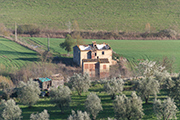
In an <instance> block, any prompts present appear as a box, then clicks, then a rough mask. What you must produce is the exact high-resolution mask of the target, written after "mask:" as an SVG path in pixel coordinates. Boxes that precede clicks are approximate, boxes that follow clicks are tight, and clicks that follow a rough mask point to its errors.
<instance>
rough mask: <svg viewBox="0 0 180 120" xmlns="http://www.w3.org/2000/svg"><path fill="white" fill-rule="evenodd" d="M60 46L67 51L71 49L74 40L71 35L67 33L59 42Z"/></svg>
mask: <svg viewBox="0 0 180 120" xmlns="http://www.w3.org/2000/svg"><path fill="white" fill-rule="evenodd" d="M59 45H60V47H61V48H63V49H65V50H66V51H67V52H68V53H69V52H71V51H72V47H73V45H74V40H73V39H72V37H71V35H69V34H67V36H66V38H65V41H64V42H63V43H60V44H59Z"/></svg>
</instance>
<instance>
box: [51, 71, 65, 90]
mask: <svg viewBox="0 0 180 120" xmlns="http://www.w3.org/2000/svg"><path fill="white" fill-rule="evenodd" d="M49 78H51V80H52V84H51V85H52V86H53V87H56V88H57V87H58V86H59V85H64V77H63V75H62V74H60V73H59V74H53V75H51V76H50V77H49Z"/></svg>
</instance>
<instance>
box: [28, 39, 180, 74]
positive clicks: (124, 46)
mask: <svg viewBox="0 0 180 120" xmlns="http://www.w3.org/2000/svg"><path fill="white" fill-rule="evenodd" d="M26 39H29V41H33V42H35V43H37V44H38V45H40V46H41V47H43V48H44V49H47V47H46V46H47V39H46V38H26ZM63 41H64V39H55V38H51V39H50V50H51V51H52V52H55V53H59V54H65V53H67V52H66V51H65V50H64V49H61V48H60V47H59V44H60V43H61V42H63ZM91 41H94V40H85V43H86V44H90V43H91ZM96 41H97V43H103V42H106V43H108V44H110V46H111V47H112V49H113V50H114V51H115V52H116V53H118V54H120V55H121V56H123V57H125V58H127V59H128V61H130V63H131V64H135V63H138V62H139V61H141V60H146V59H149V60H160V59H162V58H163V57H169V58H170V59H174V60H175V65H174V66H175V72H179V70H180V41H178V40H165V41H162V40H96ZM71 54H72V52H71Z"/></svg>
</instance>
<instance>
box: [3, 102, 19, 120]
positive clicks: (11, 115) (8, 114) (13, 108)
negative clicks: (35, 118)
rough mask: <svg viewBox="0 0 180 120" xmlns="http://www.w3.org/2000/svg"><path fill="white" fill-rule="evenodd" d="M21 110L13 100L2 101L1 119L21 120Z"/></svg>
mask: <svg viewBox="0 0 180 120" xmlns="http://www.w3.org/2000/svg"><path fill="white" fill-rule="evenodd" d="M21 113H22V111H21V109H20V108H19V106H18V105H16V102H15V101H14V100H13V99H9V100H7V101H5V100H2V101H1V104H0V119H1V120H20V119H21V118H22V116H21Z"/></svg>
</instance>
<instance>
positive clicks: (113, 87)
mask: <svg viewBox="0 0 180 120" xmlns="http://www.w3.org/2000/svg"><path fill="white" fill-rule="evenodd" d="M123 86H124V81H123V79H121V78H118V79H116V78H115V77H114V78H112V79H111V80H110V81H108V82H107V83H106V84H105V85H104V90H105V91H106V92H107V93H108V94H110V95H111V96H112V97H111V98H112V99H115V96H116V94H119V93H121V92H122V91H123Z"/></svg>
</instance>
